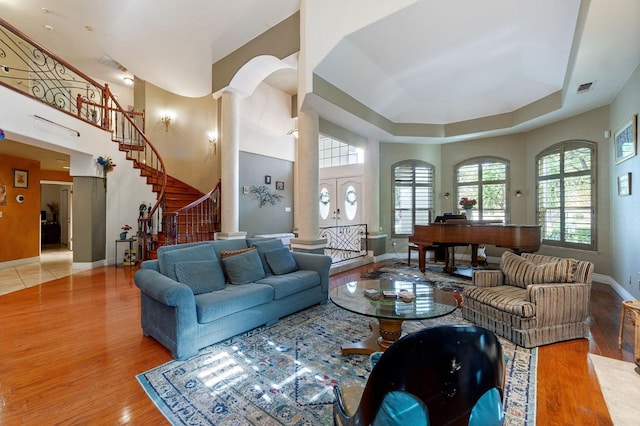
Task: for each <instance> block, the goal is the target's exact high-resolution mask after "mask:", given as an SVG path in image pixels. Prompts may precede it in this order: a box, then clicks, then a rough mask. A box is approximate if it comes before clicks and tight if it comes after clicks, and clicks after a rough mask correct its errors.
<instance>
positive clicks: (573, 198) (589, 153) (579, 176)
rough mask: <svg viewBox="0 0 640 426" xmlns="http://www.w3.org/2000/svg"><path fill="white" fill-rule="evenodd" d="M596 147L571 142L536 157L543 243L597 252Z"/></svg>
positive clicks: (589, 143) (556, 146)
mask: <svg viewBox="0 0 640 426" xmlns="http://www.w3.org/2000/svg"><path fill="white" fill-rule="evenodd" d="M595 180H596V170H595V144H593V143H591V142H585V141H568V142H561V143H559V144H556V145H553V146H552V147H550V148H548V149H546V150H544V151H543V152H541V153H540V154H539V155H538V156H537V157H536V189H537V197H536V199H537V205H536V211H537V223H538V224H539V225H541V226H542V243H543V244H547V245H554V246H560V247H571V248H578V249H583V250H595V249H596V243H595V241H596V238H595V236H596V235H595V231H596V228H595Z"/></svg>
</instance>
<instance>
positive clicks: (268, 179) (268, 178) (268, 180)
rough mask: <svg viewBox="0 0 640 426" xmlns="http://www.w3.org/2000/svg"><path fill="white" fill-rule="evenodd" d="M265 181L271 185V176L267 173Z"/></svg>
mask: <svg viewBox="0 0 640 426" xmlns="http://www.w3.org/2000/svg"><path fill="white" fill-rule="evenodd" d="M264 183H266V184H267V185H271V176H269V175H265V177H264Z"/></svg>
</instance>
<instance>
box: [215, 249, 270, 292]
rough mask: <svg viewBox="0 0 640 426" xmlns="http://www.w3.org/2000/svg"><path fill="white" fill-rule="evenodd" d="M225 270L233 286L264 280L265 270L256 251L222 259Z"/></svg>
mask: <svg viewBox="0 0 640 426" xmlns="http://www.w3.org/2000/svg"><path fill="white" fill-rule="evenodd" d="M222 264H223V265H224V270H225V271H226V273H227V277H228V278H229V282H230V283H231V284H248V283H252V282H255V281H257V280H259V279H261V278H264V277H265V275H264V269H263V268H262V262H260V256H259V255H258V252H257V251H256V250H249V251H246V252H244V253H240V254H236V255H235V256H230V257H229V256H228V257H225V258H223V259H222Z"/></svg>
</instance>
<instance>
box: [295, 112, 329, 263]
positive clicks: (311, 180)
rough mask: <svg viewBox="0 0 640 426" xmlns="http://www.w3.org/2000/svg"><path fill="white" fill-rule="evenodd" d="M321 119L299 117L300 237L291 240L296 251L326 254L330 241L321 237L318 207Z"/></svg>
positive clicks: (312, 114)
mask: <svg viewBox="0 0 640 426" xmlns="http://www.w3.org/2000/svg"><path fill="white" fill-rule="evenodd" d="M318 135H319V120H318V114H316V113H315V112H314V111H300V112H299V114H298V141H297V144H298V145H297V149H296V165H297V175H298V181H297V182H296V186H297V191H296V194H297V198H298V200H297V202H296V203H295V206H296V209H297V211H296V212H295V213H296V214H295V221H296V226H297V229H298V237H297V238H294V239H293V240H291V246H292V247H293V249H294V250H296V251H305V252H310V253H323V252H324V247H325V245H326V240H324V239H320V238H319V226H320V211H319V208H318V191H319V187H320V178H319V170H318V168H319V166H318V164H319V153H318Z"/></svg>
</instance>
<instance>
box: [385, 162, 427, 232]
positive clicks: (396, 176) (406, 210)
mask: <svg viewBox="0 0 640 426" xmlns="http://www.w3.org/2000/svg"><path fill="white" fill-rule="evenodd" d="M391 167H392V176H393V182H392V189H391V193H392V194H393V201H392V206H393V211H392V214H393V233H392V234H393V236H394V237H396V236H398V237H401V236H407V235H412V234H413V225H428V224H429V223H430V222H431V218H432V216H433V209H434V192H435V190H434V172H435V169H434V167H433V166H432V165H431V164H429V163H426V162H424V161H418V160H407V161H401V162H399V163H396V164H394V165H392V166H391Z"/></svg>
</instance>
